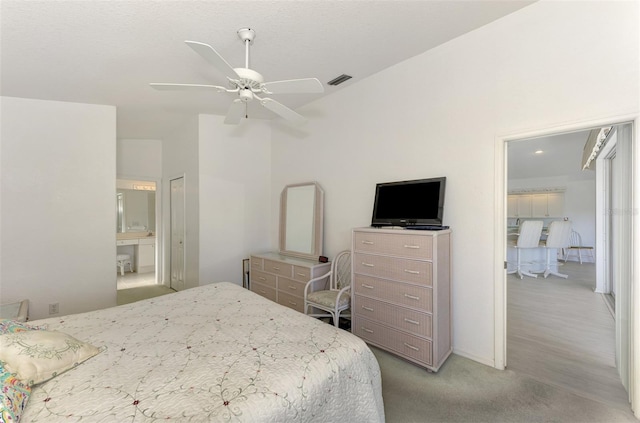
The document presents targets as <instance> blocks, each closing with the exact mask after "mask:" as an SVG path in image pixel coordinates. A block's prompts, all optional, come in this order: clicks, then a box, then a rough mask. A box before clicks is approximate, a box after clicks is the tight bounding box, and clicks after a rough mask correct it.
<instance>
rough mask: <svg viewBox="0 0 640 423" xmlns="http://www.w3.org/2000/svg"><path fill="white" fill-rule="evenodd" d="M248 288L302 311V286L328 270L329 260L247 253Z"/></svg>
mask: <svg viewBox="0 0 640 423" xmlns="http://www.w3.org/2000/svg"><path fill="white" fill-rule="evenodd" d="M250 266H251V267H250V269H251V270H250V272H249V280H250V289H251V291H253V292H255V293H256V294H260V295H262V296H263V297H265V298H268V299H270V300H271V301H275V302H277V303H278V304H281V305H283V306H287V307H289V308H292V309H294V310H297V311H299V312H300V313H304V287H305V285H306V284H307V282H309V280H311V279H313V278H315V277H318V276H322V275H324V274H325V273H327V272H329V270H331V263H320V262H318V261H315V260H305V259H301V258H295V257H288V256H283V255H281V254H278V253H263V254H251V257H250Z"/></svg>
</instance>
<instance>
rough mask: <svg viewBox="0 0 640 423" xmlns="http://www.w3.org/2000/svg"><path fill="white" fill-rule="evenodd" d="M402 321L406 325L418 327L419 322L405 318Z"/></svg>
mask: <svg viewBox="0 0 640 423" xmlns="http://www.w3.org/2000/svg"><path fill="white" fill-rule="evenodd" d="M404 321H405V322H407V323H411V324H412V325H418V326H419V325H420V322H418V321H417V320H411V319H407V318H406V317H405V318H404Z"/></svg>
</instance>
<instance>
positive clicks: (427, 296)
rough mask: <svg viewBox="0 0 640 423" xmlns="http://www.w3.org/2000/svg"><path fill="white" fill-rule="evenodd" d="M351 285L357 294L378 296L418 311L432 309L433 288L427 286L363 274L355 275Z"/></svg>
mask: <svg viewBox="0 0 640 423" xmlns="http://www.w3.org/2000/svg"><path fill="white" fill-rule="evenodd" d="M352 286H353V288H352V289H353V290H354V292H355V293H356V294H359V295H364V296H367V297H372V298H378V299H381V300H385V301H389V302H391V303H394V304H399V305H402V306H407V307H411V308H413V309H417V310H419V311H425V312H431V311H432V309H433V299H432V298H433V290H432V289H431V287H428V286H424V285H411V284H408V283H403V282H393V281H387V280H384V279H377V278H373V277H371V276H364V275H355V280H354V282H353V284H352Z"/></svg>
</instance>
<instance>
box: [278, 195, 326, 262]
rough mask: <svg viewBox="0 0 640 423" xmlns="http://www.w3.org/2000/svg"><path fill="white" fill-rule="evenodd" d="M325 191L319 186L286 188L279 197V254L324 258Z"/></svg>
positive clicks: (313, 258)
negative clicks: (322, 256)
mask: <svg viewBox="0 0 640 423" xmlns="http://www.w3.org/2000/svg"><path fill="white" fill-rule="evenodd" d="M323 211H324V191H323V190H322V188H321V187H320V185H319V184H318V183H317V182H307V183H301V184H293V185H287V186H285V187H284V189H283V190H282V194H281V195H280V254H282V255H286V256H293V257H300V258H306V259H310V260H317V259H318V257H319V256H321V255H322V242H323V231H322V226H323V217H324V216H323Z"/></svg>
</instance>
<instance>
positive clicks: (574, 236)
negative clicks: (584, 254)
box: [569, 231, 582, 247]
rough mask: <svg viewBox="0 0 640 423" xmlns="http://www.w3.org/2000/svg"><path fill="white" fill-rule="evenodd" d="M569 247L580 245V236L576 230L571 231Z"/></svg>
mask: <svg viewBox="0 0 640 423" xmlns="http://www.w3.org/2000/svg"><path fill="white" fill-rule="evenodd" d="M569 246H570V247H582V237H581V236H580V234H579V233H577V232H576V231H571V238H570V239H569Z"/></svg>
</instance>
